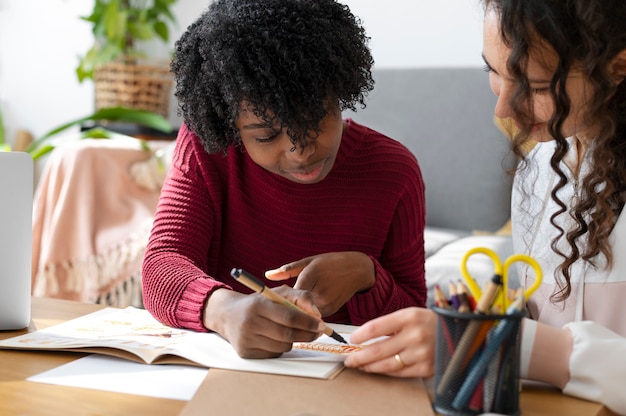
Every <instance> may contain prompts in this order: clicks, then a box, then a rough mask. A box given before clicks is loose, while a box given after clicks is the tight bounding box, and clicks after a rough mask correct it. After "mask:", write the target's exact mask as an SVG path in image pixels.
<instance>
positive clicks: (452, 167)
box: [344, 67, 515, 306]
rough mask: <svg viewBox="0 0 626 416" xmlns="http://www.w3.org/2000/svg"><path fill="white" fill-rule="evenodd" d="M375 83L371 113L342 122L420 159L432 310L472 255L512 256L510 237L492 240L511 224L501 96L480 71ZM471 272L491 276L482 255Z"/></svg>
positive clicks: (408, 75)
mask: <svg viewBox="0 0 626 416" xmlns="http://www.w3.org/2000/svg"><path fill="white" fill-rule="evenodd" d="M374 80H375V88H374V90H373V91H372V92H371V93H370V95H369V96H368V99H367V107H366V108H365V109H358V110H357V111H356V112H351V111H346V112H345V113H344V116H345V117H351V118H353V119H354V120H355V121H357V122H360V123H362V124H365V125H367V126H368V127H371V128H373V129H374V130H377V131H379V132H381V133H384V134H386V135H387V136H389V137H392V138H394V139H396V140H398V141H400V142H402V143H404V144H405V145H406V146H407V147H408V148H409V149H410V150H411V151H412V152H413V153H414V154H415V155H416V157H417V160H418V163H419V164H420V168H421V170H422V174H423V176H424V181H425V183H426V210H427V213H426V224H427V228H426V232H425V245H426V256H427V259H426V280H427V285H428V289H429V306H430V305H432V303H433V297H432V293H433V292H432V291H433V288H434V286H435V284H439V285H440V286H441V287H442V288H443V289H444V291H445V290H447V287H448V283H449V282H450V281H453V282H456V281H457V280H458V279H460V278H461V273H460V262H461V259H462V258H463V255H464V254H465V253H466V252H467V250H469V249H470V248H472V247H478V246H480V247H489V248H491V249H493V250H495V251H496V252H497V253H498V254H499V255H500V257H501V258H502V259H505V258H506V257H508V256H509V255H511V254H512V245H511V237H510V236H509V235H506V234H504V235H503V234H502V233H495V232H496V231H497V230H499V229H500V228H501V227H503V226H504V225H505V224H506V223H507V221H508V219H509V217H510V194H511V178H510V176H509V175H508V174H507V173H506V171H505V166H509V165H510V163H509V162H510V161H511V159H510V157H511V156H510V154H509V152H508V143H507V140H506V139H505V137H504V135H503V134H502V132H501V131H500V130H499V129H498V128H497V126H496V125H495V124H494V121H493V120H494V118H493V108H494V105H495V102H496V97H495V96H494V94H493V93H492V92H491V89H490V88H489V83H488V77H487V74H486V73H485V72H484V71H483V70H482V69H481V68H478V67H471V68H413V69H378V70H375V71H374ZM468 269H469V270H470V272H471V273H472V275H474V276H475V277H476V278H477V280H480V281H479V284H481V285H482V283H483V282H484V281H485V280H487V279H488V278H490V277H491V276H492V274H493V265H492V263H491V260H489V259H488V258H487V257H486V256H484V255H477V256H472V257H471V258H470V261H469V262H468ZM510 272H511V273H513V270H511V271H510ZM513 280H515V279H513Z"/></svg>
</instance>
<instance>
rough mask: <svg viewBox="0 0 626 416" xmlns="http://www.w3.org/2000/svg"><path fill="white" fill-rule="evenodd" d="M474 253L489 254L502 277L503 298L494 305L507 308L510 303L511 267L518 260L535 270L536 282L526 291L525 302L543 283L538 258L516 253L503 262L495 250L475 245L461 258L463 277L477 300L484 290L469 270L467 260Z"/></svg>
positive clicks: (496, 272)
mask: <svg viewBox="0 0 626 416" xmlns="http://www.w3.org/2000/svg"><path fill="white" fill-rule="evenodd" d="M474 254H485V255H487V256H488V257H489V258H490V259H491V261H492V262H493V267H494V274H496V275H499V276H501V277H502V300H496V302H494V305H495V306H499V307H502V308H503V310H506V308H507V307H508V304H509V301H508V298H507V293H508V287H509V277H508V274H509V268H510V267H511V265H512V264H513V263H516V262H522V263H526V264H528V265H529V266H530V267H532V268H533V270H534V271H535V282H534V283H533V284H532V285H531V286H530V287H529V288H528V289H526V290H525V291H524V302H527V301H528V298H529V297H530V295H532V294H533V292H534V291H535V290H537V288H538V287H539V285H540V284H541V280H542V278H543V272H542V271H541V266H540V265H539V263H538V262H537V260H535V259H534V258H532V257H530V256H528V255H526V254H514V255H512V256H510V257H509V258H507V259H506V260H505V261H504V263H503V262H502V260H501V259H500V257H499V256H498V254H497V253H496V252H495V251H493V250H491V249H489V248H486V247H475V248H472V249H470V250H469V251H468V252H467V253H465V256H463V259H462V260H461V273H462V275H463V279H464V280H465V283H466V284H467V288H468V289H469V291H470V293H471V295H472V296H473V297H474V299H476V301H478V299H480V296H481V295H482V291H481V289H480V286H479V285H478V283H476V280H475V279H474V278H473V277H472V276H471V275H470V273H469V271H468V270H467V261H468V259H469V258H470V257H471V256H472V255H474Z"/></svg>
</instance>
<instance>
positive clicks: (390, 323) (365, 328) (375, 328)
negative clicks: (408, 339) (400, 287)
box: [350, 310, 404, 344]
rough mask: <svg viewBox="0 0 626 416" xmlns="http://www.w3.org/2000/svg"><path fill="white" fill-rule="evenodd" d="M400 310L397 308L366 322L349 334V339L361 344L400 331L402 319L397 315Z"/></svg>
mask: <svg viewBox="0 0 626 416" xmlns="http://www.w3.org/2000/svg"><path fill="white" fill-rule="evenodd" d="M402 312H403V311H402V310H399V311H396V312H393V313H390V314H388V315H384V316H381V317H379V318H375V319H372V320H371V321H368V322H366V323H365V324H363V325H362V326H361V327H359V328H357V329H356V330H355V331H354V332H353V333H352V334H350V341H351V342H352V343H354V344H362V343H364V342H367V341H371V340H373V339H376V338H379V337H384V336H389V335H393V334H394V333H396V332H400V331H401V330H402V329H403V327H404V325H403V322H404V321H403V320H402V319H399V318H400V317H399V315H400V314H401V313H402Z"/></svg>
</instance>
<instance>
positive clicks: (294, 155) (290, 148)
mask: <svg viewBox="0 0 626 416" xmlns="http://www.w3.org/2000/svg"><path fill="white" fill-rule="evenodd" d="M287 141H288V143H287V147H286V150H285V155H286V157H287V158H289V159H291V160H293V161H294V162H297V163H303V162H306V160H307V159H308V158H309V157H311V155H312V154H313V153H315V140H309V141H308V143H307V145H306V146H302V144H300V143H299V142H297V143H296V144H293V143H291V141H290V140H287Z"/></svg>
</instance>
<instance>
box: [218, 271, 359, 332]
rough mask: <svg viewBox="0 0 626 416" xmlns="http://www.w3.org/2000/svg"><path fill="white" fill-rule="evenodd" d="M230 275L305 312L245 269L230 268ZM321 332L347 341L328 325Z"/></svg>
mask: <svg viewBox="0 0 626 416" xmlns="http://www.w3.org/2000/svg"><path fill="white" fill-rule="evenodd" d="M230 275H231V276H232V277H234V278H235V279H236V280H237V281H238V282H240V283H243V284H244V285H246V286H247V287H249V288H250V289H252V290H254V291H255V292H257V293H260V294H261V295H263V296H265V297H266V298H267V299H269V300H271V301H272V302H275V303H282V304H283V305H285V306H288V307H290V308H293V309H296V310H299V311H300V312H304V313H307V312H305V311H303V310H302V309H300V308H298V307H297V306H296V305H294V304H293V303H291V302H289V301H288V300H287V299H285V298H284V297H282V296H280V295H279V294H278V293H276V292H274V291H273V290H270V289H268V290H265V289H266V288H267V286H265V283H263V282H262V281H260V280H259V279H257V278H256V277H254V276H252V275H251V274H250V273H248V272H247V271H245V270H243V269H232V270H231V271H230ZM307 315H308V313H307ZM323 332H324V334H326V335H328V336H329V337H331V338H333V339H335V340H337V341H339V342H343V343H344V344H347V343H348V342H347V341H346V340H345V339H343V337H342V336H341V335H339V334H338V333H337V332H335V330H334V329H332V328H331V327H329V326H328V325H326V327H325V328H324V331H323Z"/></svg>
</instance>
